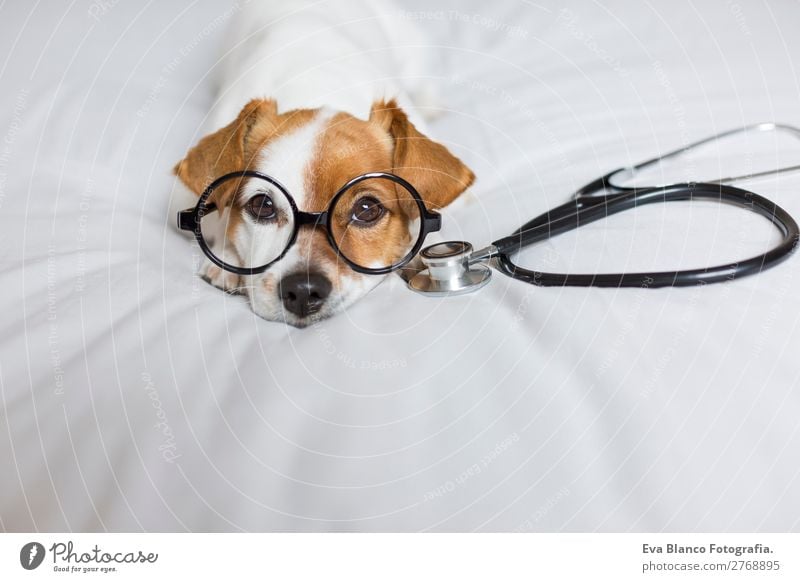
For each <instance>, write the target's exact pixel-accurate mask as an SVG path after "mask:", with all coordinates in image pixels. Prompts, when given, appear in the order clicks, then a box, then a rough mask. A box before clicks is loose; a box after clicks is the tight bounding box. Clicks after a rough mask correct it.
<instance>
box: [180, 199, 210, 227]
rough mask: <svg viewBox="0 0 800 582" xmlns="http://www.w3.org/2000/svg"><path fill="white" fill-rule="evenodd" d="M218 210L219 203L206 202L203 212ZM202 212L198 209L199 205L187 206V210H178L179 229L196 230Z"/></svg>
mask: <svg viewBox="0 0 800 582" xmlns="http://www.w3.org/2000/svg"><path fill="white" fill-rule="evenodd" d="M216 210H217V205H216V204H214V203H213V202H212V203H210V204H206V206H205V207H204V209H203V210H202V214H207V213H209V212H216ZM202 214H201V213H200V211H198V208H197V206H194V207H192V208H187V209H186V210H181V211H180V212H178V230H190V231H196V230H197V229H198V227H199V226H200V217H201V216H202Z"/></svg>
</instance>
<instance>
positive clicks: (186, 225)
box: [178, 170, 442, 275]
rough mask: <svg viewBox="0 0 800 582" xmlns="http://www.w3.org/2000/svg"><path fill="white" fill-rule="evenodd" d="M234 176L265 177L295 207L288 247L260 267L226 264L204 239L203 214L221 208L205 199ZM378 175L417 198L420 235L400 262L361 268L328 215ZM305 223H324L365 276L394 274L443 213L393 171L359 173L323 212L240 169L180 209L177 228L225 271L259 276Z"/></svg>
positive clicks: (433, 229)
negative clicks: (348, 194)
mask: <svg viewBox="0 0 800 582" xmlns="http://www.w3.org/2000/svg"><path fill="white" fill-rule="evenodd" d="M235 178H260V179H262V180H265V181H266V182H268V183H270V184H272V185H273V186H274V187H275V188H277V189H278V190H280V192H281V194H283V195H284V196H285V197H286V199H287V200H288V201H289V206H290V207H291V209H292V214H293V215H294V228H293V230H292V235H291V238H290V239H289V242H288V243H287V244H286V248H284V249H283V252H282V253H281V254H280V255H278V257H276V258H275V259H273V260H272V261H270V262H269V263H267V264H266V265H262V266H259V267H237V266H236V265H231V264H229V263H226V262H225V261H223V260H222V259H220V258H219V257H217V256H216V255H215V254H214V253H213V252H212V251H211V249H210V248H209V246H208V244H207V243H206V240H205V238H203V233H202V231H201V229H200V222H201V221H202V219H203V217H204V216H205V215H206V214H207V213H209V212H215V211H218V210H219V209H218V208H217V206H216V204H214V203H213V202H212V203H210V204H206V200H208V197H209V196H211V194H212V193H213V192H214V190H216V189H217V188H218V187H219V186H220V185H222V184H223V183H225V182H227V181H228V180H233V179H235ZM375 178H383V179H387V180H391V181H392V182H394V183H396V184H399V185H400V186H402V187H403V188H405V189H406V190H407V191H408V192H409V194H411V197H412V198H414V201H415V202H416V204H417V207H418V208H419V213H420V217H421V220H420V221H419V236H418V237H417V242H416V243H415V244H414V246H413V247H412V248H411V250H410V251H408V254H406V255H405V256H404V257H403V258H402V259H400V260H399V261H398V262H396V263H394V264H392V265H390V266H388V267H380V268H377V269H373V268H369V267H362V266H361V265H358V264H357V263H354V262H353V261H351V260H350V259H349V258H347V256H346V255H345V254H344V253H342V251H341V249H339V245H337V244H336V240H335V239H334V237H333V232H332V230H331V228H330V226H329V222H328V218H329V216H330V213H331V211H332V210H333V208H335V206H336V203H337V202H338V200H339V198H341V197H342V196H343V195H344V193H345V192H347V190H349V189H350V188H352V187H353V186H355V185H356V184H358V183H360V182H363V181H364V180H371V179H375ZM305 225H311V226H312V228H316V227H318V226H322V227H324V228H325V233H326V235H327V238H328V244H330V245H331V247H332V248H333V250H334V251H336V254H337V256H338V257H340V258H341V259H342V260H343V261H344V262H345V263H347V265H348V266H349V267H350V268H351V269H353V270H354V271H356V272H358V273H363V274H365V275H385V274H387V273H391V272H392V271H396V270H397V269H400V268H401V267H403V266H404V265H406V264H408V262H409V261H411V259H413V258H414V257H415V256H416V255H417V253H418V252H419V251H420V249H421V248H422V245H423V244H425V238H426V237H427V236H428V235H429V234H430V233H432V232H437V231H438V230H440V229H441V227H442V216H441V214H439V213H438V212H434V211H432V210H428V208H427V207H426V206H425V202H424V201H423V200H422V196H420V195H419V192H417V190H416V188H414V186H412V185H411V184H410V183H409V182H407V181H406V180H404V179H403V178H401V177H400V176H397V175H396V174H390V173H388V172H369V173H367V174H361V175H360V176H356V177H355V178H353V179H352V180H349V181H348V182H347V183H346V184H345V185H344V186H342V187H341V188H339V190H338V191H337V192H336V194H335V195H334V196H333V199H332V200H331V202H330V204H329V205H328V208H327V210H325V211H324V212H305V211H302V210H300V209H298V208H297V203H296V202H295V201H294V198H293V197H292V195H291V194H289V191H288V190H287V189H286V187H285V186H284V185H283V184H281V183H280V182H279V181H278V180H276V179H275V178H273V177H272V176H269V175H267V174H262V173H261V172H256V171H254V170H238V171H236V172H230V173H228V174H225V175H223V176H220V177H219V178H217V179H216V180H214V181H213V182H211V184H209V185H208V186H207V187H206V189H205V190H204V191H203V193H202V194H201V195H200V199H199V200H198V201H197V204H196V205H195V206H194V208H187V209H186V210H181V211H179V212H178V228H179V229H180V230H188V231H192V232H193V233H194V238H195V240H197V244H199V245H200V249H201V250H202V251H203V253H204V254H205V255H206V256H207V257H208V258H209V260H210V261H211V262H212V263H214V264H215V265H217V266H218V267H220V268H221V269H224V270H226V271H229V272H231V273H236V274H237V275H258V274H259V273H263V272H264V271H266V270H267V269H269V268H270V266H272V265H274V264H275V263H277V262H278V261H280V260H281V259H282V258H283V257H284V256H286V253H287V252H289V249H290V248H292V245H294V243H295V241H296V240H297V234H298V233H299V232H300V227H302V226H305Z"/></svg>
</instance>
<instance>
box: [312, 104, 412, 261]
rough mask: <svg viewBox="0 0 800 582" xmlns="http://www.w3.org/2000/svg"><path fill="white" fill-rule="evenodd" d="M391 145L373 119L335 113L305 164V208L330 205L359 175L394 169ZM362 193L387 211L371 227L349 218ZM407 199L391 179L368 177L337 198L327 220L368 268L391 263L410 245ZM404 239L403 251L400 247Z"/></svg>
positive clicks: (345, 247) (346, 249)
mask: <svg viewBox="0 0 800 582" xmlns="http://www.w3.org/2000/svg"><path fill="white" fill-rule="evenodd" d="M393 150H394V144H393V143H392V140H391V139H389V138H388V136H387V134H386V132H385V131H383V130H382V129H381V128H380V127H378V126H377V125H375V124H374V123H370V122H368V121H364V120H361V119H357V118H355V117H353V116H352V115H349V114H347V113H338V114H336V115H334V116H333V117H332V118H331V119H330V120H329V121H328V123H327V124H326V126H325V129H324V131H323V133H322V134H321V135H320V138H319V140H318V142H317V149H316V151H315V154H314V156H313V158H312V161H311V162H310V165H309V168H308V169H307V174H306V175H307V180H306V185H305V186H306V188H305V189H306V192H307V200H306V201H305V205H306V206H307V208H304V210H307V211H312V212H322V211H324V210H327V209H328V207H329V205H330V203H331V200H332V199H333V197H334V196H335V195H336V194H337V193H338V192H339V190H340V189H341V188H342V186H344V185H345V184H346V183H347V182H349V181H350V180H352V179H353V178H355V177H357V176H360V175H362V174H366V173H369V172H381V171H382V172H392V171H393ZM401 190H402V188H401ZM364 197H369V198H374V199H377V200H378V201H380V203H381V204H382V205H383V206H384V207H385V208H386V210H387V211H388V212H387V213H386V215H385V216H384V219H383V220H381V221H378V222H376V223H375V224H374V225H373V226H371V227H369V228H365V227H359V226H354V225H353V223H352V221H351V220H350V218H351V216H352V213H353V207H354V204H356V203H357V202H358V201H359V200H360V199H363V198H364ZM408 198H409V196H408V195H405V196H403V195H401V193H400V192H398V189H397V187H396V185H395V184H394V183H393V182H391V181H389V180H379V179H374V180H367V181H364V182H361V183H360V184H358V185H356V186H354V187H353V188H352V189H351V190H348V192H347V193H346V194H345V195H344V196H342V197H340V198H339V199H338V202H337V205H336V207H335V209H334V211H333V213H332V214H331V215H330V216H329V219H328V220H329V228H330V230H331V232H332V234H333V236H334V239H335V240H336V242H337V245H338V246H339V249H340V250H341V252H342V253H343V254H344V255H345V256H346V257H347V258H348V259H350V260H351V261H353V262H355V263H357V264H359V265H362V266H365V267H369V266H372V265H374V264H378V263H380V264H382V265H384V266H388V265H389V264H391V263H394V262H396V261H397V260H398V259H400V258H402V257H403V256H404V255H405V254H406V252H407V251H408V246H409V245H408V238H409V236H408V224H409V220H408V219H409V216H411V214H410V213H409V210H410V209H409V208H408V207H404V206H403V199H406V201H407V199H408ZM417 214H418V213H417ZM390 218H391V219H390ZM319 240H320V242H322V243H323V244H324V241H322V240H321V239H319ZM403 243H405V247H404V248H405V252H401V251H399V250H398V247H399V246H402V245H403ZM324 246H326V247H327V246H328V245H324ZM327 258H332V259H335V258H336V255H335V253H331V256H330V257H327ZM341 267H344V265H341Z"/></svg>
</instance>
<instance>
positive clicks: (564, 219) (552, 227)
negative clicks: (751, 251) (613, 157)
mask: <svg viewBox="0 0 800 582" xmlns="http://www.w3.org/2000/svg"><path fill="white" fill-rule="evenodd" d="M619 171H620V170H617V171H615V172H611V173H609V174H607V175H606V176H604V177H602V178H600V179H598V180H596V181H594V182H592V183H591V184H588V185H587V186H585V187H584V188H581V189H580V190H579V191H578V192H577V193H576V196H575V197H574V198H572V199H571V200H570V201H569V202H567V203H565V204H562V205H561V206H558V207H556V208H554V209H551V210H549V211H548V212H545V213H544V214H541V215H540V216H537V217H536V218H534V219H533V220H530V221H528V222H527V223H525V224H524V225H522V226H521V227H520V228H519V229H517V230H516V231H515V232H514V233H512V234H511V235H510V236H507V237H504V238H501V239H499V240H497V241H495V242H494V243H492V244H493V246H495V247H496V249H497V252H496V253H495V254H494V259H495V261H496V266H497V268H498V270H500V271H501V272H502V273H504V274H506V275H508V276H509V277H513V278H514V279H518V280H520V281H524V282H526V283H530V284H533V285H538V286H545V287H552V286H575V287H654V288H655V287H686V286H692V285H698V284H704V283H716V282H721V281H726V280H732V279H734V278H738V277H744V276H748V275H752V274H756V273H760V272H761V271H763V270H764V269H766V268H769V267H772V266H774V265H776V264H778V263H779V262H781V261H783V260H785V259H786V258H788V257H789V255H790V254H791V253H792V252H793V251H794V250H795V248H796V247H797V244H798V240H800V229H799V228H798V225H797V222H795V220H794V219H793V218H792V216H791V215H790V214H789V213H788V212H786V211H785V210H784V209H783V208H781V207H780V206H778V205H777V204H775V203H774V202H772V201H771V200H769V199H767V198H764V197H763V196H760V195H759V194H755V193H754V192H750V191H748V190H744V189H742V188H737V187H735V186H730V185H727V184H721V183H711V182H709V183H705V182H698V183H683V184H672V185H669V186H663V187H654V188H642V189H635V188H625V189H616V192H615V193H612V194H607V195H598V194H592V192H596V191H598V190H600V191H603V190H605V191H607V190H608V188H609V186H608V185H609V182H610V180H609V178H610V177H611V176H613V175H614V174H616V173H618V172H619ZM695 200H710V201H715V202H721V203H726V204H732V205H734V206H737V207H740V208H745V209H747V210H750V211H752V212H755V213H757V214H759V215H761V216H763V217H764V218H766V219H767V220H769V221H770V222H771V223H772V224H773V225H774V226H775V227H776V228H778V230H779V231H780V233H781V236H782V240H781V241H780V243H779V244H777V245H776V246H775V247H773V248H771V249H770V250H769V251H767V252H765V253H763V254H761V255H757V256H755V257H751V258H749V259H745V260H743V261H738V262H734V263H725V264H722V265H718V266H713V267H705V268H699V269H685V270H675V271H653V272H637V273H599V274H580V273H569V274H568V273H548V272H544V271H537V270H532V269H526V268H523V267H520V266H518V265H516V264H515V263H514V262H513V260H512V256H513V255H514V254H515V253H517V252H519V251H520V250H521V249H523V248H524V247H526V246H528V245H531V244H535V243H537V242H541V241H543V240H546V239H549V238H552V237H554V236H557V235H559V234H562V233H564V232H567V231H570V230H574V229H576V228H579V227H581V226H584V225H586V224H590V223H592V222H595V221H597V220H601V219H603V218H606V217H609V216H612V215H614V214H617V213H619V212H623V211H625V210H630V209H633V208H636V207H639V206H644V205H647V204H654V203H663V202H674V201H695Z"/></svg>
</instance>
